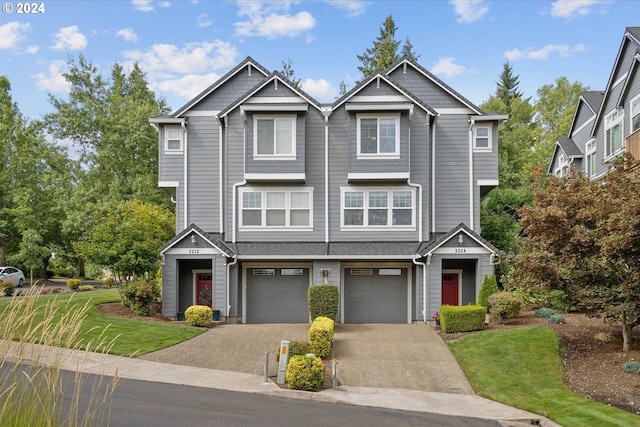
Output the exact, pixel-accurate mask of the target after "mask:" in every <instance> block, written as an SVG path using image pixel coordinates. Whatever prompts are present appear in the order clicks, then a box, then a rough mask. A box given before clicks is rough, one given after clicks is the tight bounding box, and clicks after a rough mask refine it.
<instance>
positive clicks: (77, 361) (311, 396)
mask: <svg viewBox="0 0 640 427" xmlns="http://www.w3.org/2000/svg"><path fill="white" fill-rule="evenodd" d="M423 327H424V326H423ZM5 352H6V354H8V355H9V356H8V357H7V360H8V361H17V360H22V361H23V362H31V363H37V364H40V365H57V366H61V367H62V368H63V369H66V370H71V371H80V372H85V373H90V374H98V375H107V376H114V375H117V377H119V378H127V379H133V380H141V381H155V382H162V383H169V384H180V385H189V386H195V387H206V388H213V389H221V390H230V391H238V392H245V393H259V394H266V395H272V396H280V397H286V398H295V399H306V400H317V401H323V402H329V403H344V404H351V405H360V406H370V407H380V408H388V409H398V410H407V411H416V412H426V413H434V414H442V415H451V416H464V417H476V418H483V419H491V420H496V421H499V422H500V423H501V424H502V425H503V426H524V425H531V424H532V420H537V422H539V423H540V425H544V426H557V424H555V423H553V422H551V421H550V420H548V419H546V418H544V417H541V416H539V415H535V414H531V413H529V412H526V411H522V410H519V409H516V408H512V407H510V406H507V405H503V404H501V403H498V402H494V401H492V400H488V399H484V398H481V397H479V396H476V395H474V394H464V393H442V392H431V391H419V390H406V389H391V388H381V387H361V386H346V385H345V386H339V387H338V388H337V389H328V390H323V391H320V392H317V393H312V392H304V391H296V390H287V389H282V388H280V387H279V386H278V385H277V384H275V383H273V382H272V381H267V382H264V375H256V374H250V373H243V372H232V371H227V370H219V369H209V368H202V367H194V366H185V365H175V364H171V363H164V362H158V361H153V360H142V359H133V358H127V357H119V356H112V355H105V354H99V353H90V352H84V351H79V350H68V349H61V348H56V347H45V346H41V345H36V344H18V343H15V342H7V341H0V354H5Z"/></svg>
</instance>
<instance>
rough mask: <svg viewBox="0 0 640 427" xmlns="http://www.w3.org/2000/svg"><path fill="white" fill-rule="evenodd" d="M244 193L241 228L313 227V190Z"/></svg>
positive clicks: (246, 191) (251, 191)
mask: <svg viewBox="0 0 640 427" xmlns="http://www.w3.org/2000/svg"><path fill="white" fill-rule="evenodd" d="M241 194H242V197H241V199H242V215H241V218H242V219H241V221H242V222H241V227H311V190H307V189H304V190H289V189H285V190H260V191H258V190H245V191H242V193H241Z"/></svg>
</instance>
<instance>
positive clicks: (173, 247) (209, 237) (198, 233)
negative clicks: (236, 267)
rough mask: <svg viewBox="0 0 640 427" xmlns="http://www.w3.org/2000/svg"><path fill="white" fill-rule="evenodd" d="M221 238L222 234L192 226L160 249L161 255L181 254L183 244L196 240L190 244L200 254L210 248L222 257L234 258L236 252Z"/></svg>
mask: <svg viewBox="0 0 640 427" xmlns="http://www.w3.org/2000/svg"><path fill="white" fill-rule="evenodd" d="M221 237H222V236H221V235H220V234H215V233H207V232H205V231H203V230H202V229H201V228H200V227H198V226H197V225H195V224H191V225H190V226H189V227H187V228H185V229H184V230H182V231H181V232H180V233H178V234H176V235H175V236H174V237H173V239H171V240H169V241H168V242H167V243H165V244H164V246H162V248H160V255H165V254H170V253H171V252H176V251H178V252H179V251H180V249H181V246H182V245H181V243H183V242H185V241H187V240H186V239H187V238H189V239H192V238H195V240H191V241H190V243H191V246H193V247H196V248H197V250H199V251H200V253H203V252H202V249H203V248H206V247H209V248H211V249H214V250H215V251H216V252H218V253H219V254H220V255H224V256H226V257H227V258H232V257H234V256H235V251H234V250H233V249H232V248H230V247H229V246H228V245H226V244H225V243H224V241H223V240H222V239H221ZM198 238H199V239H201V240H202V242H204V244H202V243H200V242H198ZM194 242H195V245H194ZM196 245H197V246H196Z"/></svg>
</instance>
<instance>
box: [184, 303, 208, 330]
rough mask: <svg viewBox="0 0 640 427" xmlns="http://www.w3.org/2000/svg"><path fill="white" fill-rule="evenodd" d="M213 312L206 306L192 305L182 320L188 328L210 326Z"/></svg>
mask: <svg viewBox="0 0 640 427" xmlns="http://www.w3.org/2000/svg"><path fill="white" fill-rule="evenodd" d="M211 316H213V310H212V309H211V307H208V306H206V305H192V306H190V307H189V308H187V309H186V310H185V312H184V318H185V319H186V321H187V324H188V325H189V326H209V325H211Z"/></svg>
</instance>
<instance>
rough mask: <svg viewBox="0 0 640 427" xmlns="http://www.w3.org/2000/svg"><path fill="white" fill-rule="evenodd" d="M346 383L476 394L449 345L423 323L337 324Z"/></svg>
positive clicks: (340, 372) (335, 354)
mask: <svg viewBox="0 0 640 427" xmlns="http://www.w3.org/2000/svg"><path fill="white" fill-rule="evenodd" d="M333 357H334V358H335V359H336V360H337V361H338V370H337V372H338V380H339V382H340V383H341V384H343V385H349V386H362V387H376V388H400V389H409V390H421V391H432V392H441V393H461V394H474V393H473V389H472V388H471V385H470V384H469V381H468V380H467V378H466V376H465V375H464V373H463V372H462V369H461V368H460V366H459V365H458V363H457V362H456V360H455V358H454V357H453V355H452V354H451V352H450V351H449V348H448V347H447V346H446V344H445V343H444V342H443V341H442V339H441V338H440V337H439V336H438V335H437V333H436V332H435V331H434V330H433V329H432V328H431V327H429V326H426V325H421V324H412V325H409V324H393V325H392V324H346V325H343V324H336V332H335V336H334V350H333Z"/></svg>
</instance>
